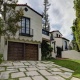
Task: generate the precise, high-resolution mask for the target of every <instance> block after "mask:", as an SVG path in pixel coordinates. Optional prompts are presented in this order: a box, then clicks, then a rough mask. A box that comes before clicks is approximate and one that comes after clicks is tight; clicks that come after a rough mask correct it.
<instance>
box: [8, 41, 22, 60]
mask: <svg viewBox="0 0 80 80" xmlns="http://www.w3.org/2000/svg"><path fill="white" fill-rule="evenodd" d="M22 55H23V44H21V43H16V42H8V60H21V59H22V60H23V57H22Z"/></svg>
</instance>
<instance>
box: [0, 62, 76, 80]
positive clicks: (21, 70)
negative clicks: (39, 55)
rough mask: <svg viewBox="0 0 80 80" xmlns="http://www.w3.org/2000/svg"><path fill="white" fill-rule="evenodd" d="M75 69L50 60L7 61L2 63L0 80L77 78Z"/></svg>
mask: <svg viewBox="0 0 80 80" xmlns="http://www.w3.org/2000/svg"><path fill="white" fill-rule="evenodd" d="M73 72H74V71H72V70H70V69H67V68H64V67H61V66H58V65H56V64H54V62H50V61H14V62H11V61H7V62H3V63H2V64H0V80H67V79H70V80H77V79H75V78H74V77H72V73H73Z"/></svg>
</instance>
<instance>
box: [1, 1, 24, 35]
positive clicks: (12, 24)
mask: <svg viewBox="0 0 80 80" xmlns="http://www.w3.org/2000/svg"><path fill="white" fill-rule="evenodd" d="M17 2H18V0H0V14H1V16H0V36H1V35H6V36H9V35H10V34H11V35H15V33H16V32H17V30H18V29H19V28H20V26H19V25H18V22H19V21H20V19H21V16H22V15H23V9H22V8H20V9H18V10H17V9H16V7H17Z"/></svg>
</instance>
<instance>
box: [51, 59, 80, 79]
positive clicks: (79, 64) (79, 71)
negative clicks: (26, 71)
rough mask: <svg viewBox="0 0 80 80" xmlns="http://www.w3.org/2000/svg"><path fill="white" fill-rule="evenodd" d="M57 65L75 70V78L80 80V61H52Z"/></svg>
mask: <svg viewBox="0 0 80 80" xmlns="http://www.w3.org/2000/svg"><path fill="white" fill-rule="evenodd" d="M51 61H53V62H55V63H56V64H58V65H60V66H63V67H66V68H69V69H71V70H74V71H75V72H74V73H73V76H74V77H78V78H80V60H51Z"/></svg>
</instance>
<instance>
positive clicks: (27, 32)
mask: <svg viewBox="0 0 80 80" xmlns="http://www.w3.org/2000/svg"><path fill="white" fill-rule="evenodd" d="M20 35H22V36H33V29H31V28H30V18H26V17H22V18H21V29H20Z"/></svg>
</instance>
